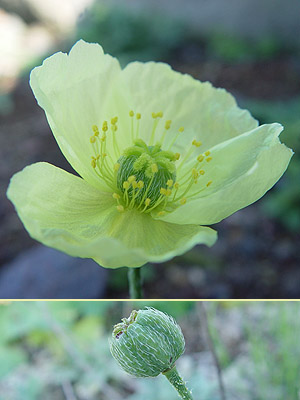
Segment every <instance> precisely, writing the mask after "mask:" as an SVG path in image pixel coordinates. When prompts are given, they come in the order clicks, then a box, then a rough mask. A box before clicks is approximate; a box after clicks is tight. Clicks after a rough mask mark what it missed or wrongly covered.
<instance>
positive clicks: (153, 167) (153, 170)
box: [151, 164, 158, 174]
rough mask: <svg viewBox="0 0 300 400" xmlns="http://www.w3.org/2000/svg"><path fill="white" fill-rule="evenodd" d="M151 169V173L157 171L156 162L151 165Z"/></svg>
mask: <svg viewBox="0 0 300 400" xmlns="http://www.w3.org/2000/svg"><path fill="white" fill-rule="evenodd" d="M151 171H152V172H153V174H156V172H158V167H157V165H156V164H152V165H151Z"/></svg>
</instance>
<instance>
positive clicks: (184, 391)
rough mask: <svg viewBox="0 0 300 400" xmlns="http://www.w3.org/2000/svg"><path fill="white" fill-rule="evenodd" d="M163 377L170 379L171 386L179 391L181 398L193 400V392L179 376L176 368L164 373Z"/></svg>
mask: <svg viewBox="0 0 300 400" xmlns="http://www.w3.org/2000/svg"><path fill="white" fill-rule="evenodd" d="M163 375H165V377H166V378H167V379H168V381H169V382H170V383H171V385H173V386H174V388H175V389H176V390H177V392H178V394H179V396H180V397H181V398H182V399H184V400H193V397H192V394H191V392H190V391H189V390H188V388H187V387H186V385H185V382H184V381H183V380H182V378H181V376H180V375H179V373H178V371H177V369H176V366H175V365H174V367H172V368H171V369H168V370H167V371H165V372H163Z"/></svg>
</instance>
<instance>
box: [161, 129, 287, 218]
mask: <svg viewBox="0 0 300 400" xmlns="http://www.w3.org/2000/svg"><path fill="white" fill-rule="evenodd" d="M281 130H282V127H281V125H279V124H270V125H263V126H261V127H259V128H257V129H255V130H253V131H252V132H250V134H249V133H248V134H245V135H242V136H240V137H238V138H236V139H235V140H233V141H229V142H228V143H227V145H226V144H224V147H223V148H222V146H221V149H220V154H219V155H218V156H217V155H216V157H219V161H220V160H221V159H222V153H223V155H224V163H223V165H222V164H220V165H219V166H217V167H218V169H219V176H218V174H217V170H215V171H213V168H212V171H210V172H211V173H212V175H213V174H214V178H213V179H215V186H216V189H217V190H215V189H214V188H213V186H214V185H213V184H212V185H211V186H210V187H209V188H207V189H206V190H204V191H203V192H202V193H201V194H199V196H198V197H197V198H195V199H194V200H190V201H188V202H187V203H186V204H185V205H184V206H181V207H179V208H177V209H176V210H175V211H174V212H172V213H170V214H168V215H166V216H164V217H161V218H160V219H161V220H164V221H168V222H176V223H178V224H188V223H191V222H193V223H198V224H201V225H207V224H208V225H209V224H214V223H217V222H219V221H221V220H222V219H224V218H226V217H228V216H229V215H231V214H233V213H234V212H236V211H238V210H240V209H241V208H244V207H247V206H248V205H249V204H252V203H254V202H255V201H256V200H258V199H259V198H260V197H262V196H263V195H264V194H265V193H266V192H267V191H268V190H269V189H270V188H271V187H272V186H273V185H274V184H275V183H276V182H277V181H278V180H279V178H280V177H281V176H282V174H283V173H284V171H285V170H286V168H287V166H288V164H289V161H290V159H291V157H292V155H293V152H292V150H290V149H289V148H287V147H286V146H285V145H284V144H281V143H280V141H279V139H278V134H279V133H280V131H281ZM257 133H259V135H260V139H258V141H257V145H256V146H257V148H256V149H255V148H254V147H253V145H254V142H253V138H252V137H251V136H252V135H253V134H255V135H254V137H256V138H257ZM235 142H237V143H235ZM235 145H237V147H236V148H235ZM239 146H240V147H239ZM239 148H240V153H238V149H239ZM234 149H235V151H232V150H234ZM245 149H246V151H245ZM216 152H217V147H216ZM226 155H227V159H226ZM222 168H224V170H225V171H222ZM210 172H207V174H209V173H210Z"/></svg>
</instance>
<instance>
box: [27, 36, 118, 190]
mask: <svg viewBox="0 0 300 400" xmlns="http://www.w3.org/2000/svg"><path fill="white" fill-rule="evenodd" d="M120 71H121V69H120V65H119V62H118V60H117V59H115V58H113V57H111V56H110V55H108V54H104V53H103V50H102V47H101V46H100V45H98V44H95V43H92V44H91V43H85V42H84V41H83V40H80V41H79V42H77V43H76V44H75V45H74V46H73V48H72V49H71V51H70V53H69V55H67V54H65V53H61V52H59V53H56V54H54V55H53V56H51V57H49V58H47V59H46V60H45V61H44V62H43V64H42V66H40V67H37V68H34V69H33V71H32V72H31V75H30V85H31V88H32V90H33V92H34V95H35V97H36V99H37V101H38V103H39V105H40V106H41V107H42V108H43V109H44V110H45V112H46V116H47V119H48V122H49V125H50V127H51V129H52V132H53V134H54V136H55V138H56V140H57V142H58V145H59V147H60V149H61V151H62V152H63V154H64V156H65V157H66V158H67V160H68V161H69V163H70V164H71V165H72V166H73V168H74V169H75V170H76V171H77V172H78V173H79V175H81V176H82V177H83V178H84V179H85V180H86V181H88V182H89V183H91V184H92V185H94V186H96V187H99V185H100V187H101V181H100V182H99V179H98V177H97V176H96V174H95V173H94V171H93V169H92V168H91V156H92V155H94V154H93V148H92V145H91V143H90V140H89V139H90V136H92V135H93V131H92V126H93V125H94V124H96V125H100V126H99V129H101V126H102V122H103V119H104V118H107V115H109V116H110V115H111V113H110V112H108V110H109V109H110V107H111V103H112V102H113V101H114V100H113V97H114V94H113V88H114V82H115V80H116V79H117V76H118V74H119V73H120ZM112 116H113V115H111V117H112ZM102 188H106V185H105V184H104V183H103V184H102Z"/></svg>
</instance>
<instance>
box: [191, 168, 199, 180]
mask: <svg viewBox="0 0 300 400" xmlns="http://www.w3.org/2000/svg"><path fill="white" fill-rule="evenodd" d="M198 176H199V174H198V171H197V170H196V168H193V169H192V177H193V178H194V179H197V178H198Z"/></svg>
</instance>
